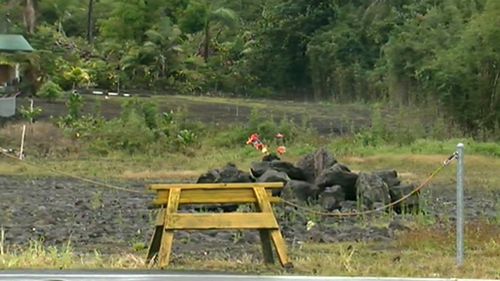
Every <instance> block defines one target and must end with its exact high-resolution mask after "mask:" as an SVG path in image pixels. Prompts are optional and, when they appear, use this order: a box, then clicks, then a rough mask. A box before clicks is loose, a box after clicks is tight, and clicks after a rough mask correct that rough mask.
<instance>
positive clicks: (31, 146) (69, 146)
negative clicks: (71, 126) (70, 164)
mask: <svg viewBox="0 0 500 281" xmlns="http://www.w3.org/2000/svg"><path fill="white" fill-rule="evenodd" d="M23 125H26V135H25V147H24V150H25V152H27V154H28V155H30V153H33V152H36V154H37V155H35V156H43V157H60V156H68V155H75V154H78V153H79V152H80V148H79V145H78V144H77V143H76V142H75V141H74V140H72V139H71V138H68V137H66V136H65V135H64V133H63V131H62V130H61V129H60V128H58V127H56V126H55V125H54V124H52V123H49V122H38V123H34V124H27V123H10V124H8V125H6V126H5V127H3V128H1V129H0V136H1V140H2V144H1V146H2V147H4V148H7V147H8V148H14V149H16V150H19V149H20V146H21V136H22V131H23V129H22V128H23Z"/></svg>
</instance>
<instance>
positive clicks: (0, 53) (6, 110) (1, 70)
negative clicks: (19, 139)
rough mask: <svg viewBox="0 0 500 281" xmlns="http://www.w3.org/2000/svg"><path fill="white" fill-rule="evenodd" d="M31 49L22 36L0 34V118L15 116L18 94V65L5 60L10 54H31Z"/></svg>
mask: <svg viewBox="0 0 500 281" xmlns="http://www.w3.org/2000/svg"><path fill="white" fill-rule="evenodd" d="M32 51H33V48H32V47H31V45H30V44H29V43H28V41H26V39H25V38H24V37H23V36H22V35H18V34H0V117H11V116H13V115H15V114H16V96H17V95H18V94H19V91H18V88H17V85H18V84H19V80H20V79H21V77H20V70H19V69H20V67H19V63H17V62H15V61H11V60H10V59H7V56H9V55H10V54H15V53H19V52H32Z"/></svg>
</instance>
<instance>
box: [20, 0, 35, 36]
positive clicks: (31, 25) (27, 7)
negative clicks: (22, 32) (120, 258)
mask: <svg viewBox="0 0 500 281" xmlns="http://www.w3.org/2000/svg"><path fill="white" fill-rule="evenodd" d="M37 6H38V0H24V13H23V16H24V25H25V26H26V31H27V32H28V33H29V34H33V33H34V32H35V28H36V16H37V15H36V14H37V12H36V8H37Z"/></svg>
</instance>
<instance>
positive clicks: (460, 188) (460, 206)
mask: <svg viewBox="0 0 500 281" xmlns="http://www.w3.org/2000/svg"><path fill="white" fill-rule="evenodd" d="M457 153H458V156H457V158H458V165H457V221H456V222H457V266H462V265H463V264H464V144H463V143H459V144H458V145H457Z"/></svg>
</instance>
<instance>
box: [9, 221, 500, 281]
mask: <svg viewBox="0 0 500 281" xmlns="http://www.w3.org/2000/svg"><path fill="white" fill-rule="evenodd" d="M498 233H500V226H499V225H493V224H487V223H474V224H469V225H467V227H466V236H465V237H466V260H465V265H464V266H463V267H460V268H459V267H457V266H456V265H455V248H454V247H455V240H454V235H453V230H452V229H439V228H424V227H417V228H415V229H413V230H411V231H409V232H405V233H400V234H399V235H398V238H397V239H396V240H395V241H393V242H371V243H363V242H359V243H354V242H353V243H335V244H307V243H306V244H301V245H298V246H295V247H294V248H292V249H290V256H291V259H292V262H293V264H294V266H295V267H294V269H293V270H292V271H288V272H287V271H284V270H283V269H282V268H281V267H279V266H276V265H275V266H265V265H263V264H261V262H260V261H261V256H260V254H259V255H258V256H254V255H253V254H245V253H243V254H239V255H237V256H228V255H227V253H225V254H221V252H223V251H224V250H223V249H221V250H220V251H213V252H212V253H210V254H209V255H206V256H199V255H191V256H189V255H188V256H185V255H183V256H181V257H176V258H175V259H174V262H173V264H172V265H171V269H173V270H181V269H182V270H208V271H224V272H239V273H254V274H255V273H259V274H285V273H286V274H300V275H324V276H326V275H340V276H408V277H456V278H491V279H495V278H497V279H498V278H500V270H498V265H499V264H500V236H499V235H498ZM255 247H258V245H255ZM144 255H145V253H142V254H140V255H137V254H132V253H123V254H121V255H112V256H103V255H100V254H99V253H97V252H96V253H93V254H89V255H85V256H78V255H75V254H74V253H73V252H72V249H71V245H68V246H67V247H63V248H62V249H56V248H50V247H49V248H44V247H43V246H41V244H38V243H33V244H31V246H30V247H28V248H26V249H24V250H21V251H12V252H7V253H4V254H3V255H0V269H15V268H46V269H55V268H58V269H63V268H64V269H87V268H108V269H117V268H120V269H146V268H147V266H146V265H145V263H144ZM256 261H258V262H256Z"/></svg>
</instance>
